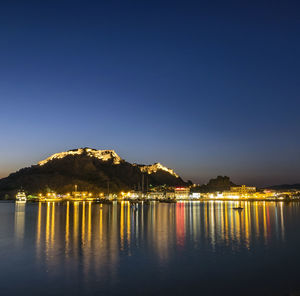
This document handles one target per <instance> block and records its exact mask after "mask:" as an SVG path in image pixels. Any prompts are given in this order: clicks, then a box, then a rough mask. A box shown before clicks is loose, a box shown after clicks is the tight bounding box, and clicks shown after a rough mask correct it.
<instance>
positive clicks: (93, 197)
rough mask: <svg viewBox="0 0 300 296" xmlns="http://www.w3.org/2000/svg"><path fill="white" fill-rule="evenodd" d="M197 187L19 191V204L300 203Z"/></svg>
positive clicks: (283, 196)
mask: <svg viewBox="0 0 300 296" xmlns="http://www.w3.org/2000/svg"><path fill="white" fill-rule="evenodd" d="M195 188H196V185H192V186H188V187H162V186H158V187H154V188H151V189H150V190H147V191H145V192H144V191H135V190H132V191H128V192H123V191H122V192H120V193H118V194H117V193H109V192H106V193H104V192H101V193H98V194H95V193H92V192H88V191H79V190H78V187H77V185H75V186H74V191H72V192H69V193H66V194H59V193H56V192H54V191H49V192H47V193H39V194H38V195H37V196H35V195H26V193H25V192H24V191H19V192H18V193H17V195H16V201H18V202H26V201H39V202H55V201H98V202H110V201H114V200H120V201H122V200H126V201H132V202H138V201H160V202H177V201H197V200H198V201H201V200H248V201H251V200H256V201H258V200H264V201H268V200H270V201H283V200H285V201H292V200H299V199H300V191H299V190H285V191H280V190H271V189H257V188H256V187H248V186H246V185H241V186H233V187H230V190H225V191H216V192H207V193H203V192H197V190H195Z"/></svg>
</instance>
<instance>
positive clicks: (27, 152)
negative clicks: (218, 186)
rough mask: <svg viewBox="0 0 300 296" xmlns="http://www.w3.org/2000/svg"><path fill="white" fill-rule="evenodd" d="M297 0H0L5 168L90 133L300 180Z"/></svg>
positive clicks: (202, 165)
mask: <svg viewBox="0 0 300 296" xmlns="http://www.w3.org/2000/svg"><path fill="white" fill-rule="evenodd" d="M299 10H300V3H299V1H263V0H261V1H174V0H173V1H162V0H160V1H153V0H151V1H144V0H143V1H129V0H128V1H127V0H126V1H124V0H122V1H76V0H72V1H64V0H59V1H58V0H57V1H55V0H52V1H30V0H27V1H11V0H7V1H1V2H0V36H1V38H0V53H1V54H0V100H1V105H0V126H1V134H0V136H1V137H0V139H1V145H0V177H4V176H6V175H8V174H9V173H10V172H13V171H15V170H17V169H19V168H21V167H24V166H29V165H31V164H34V163H37V162H38V161H39V160H41V159H43V158H45V157H47V156H48V155H50V154H52V153H55V152H59V151H65V150H68V149H73V148H77V147H85V146H89V147H92V148H96V149H115V150H116V152H117V153H118V154H119V155H120V156H121V157H123V158H125V159H126V160H128V161H130V162H138V163H153V162H157V161H160V162H162V163H163V164H165V165H167V166H169V167H171V168H173V169H175V171H176V172H178V173H179V174H180V175H181V176H182V177H183V178H184V179H192V180H193V181H194V182H197V183H198V182H200V183H202V182H206V181H207V180H208V179H209V178H211V177H215V176H216V175H219V174H226V175H229V176H230V177H231V178H232V179H233V181H235V182H237V183H246V184H254V185H267V184H277V183H294V182H300V153H299V151H300V137H299V127H300V117H299V110H300V97H299V93H300V83H299V82H300V81H299V79H300V54H299V53H300V37H299V36H300V17H299Z"/></svg>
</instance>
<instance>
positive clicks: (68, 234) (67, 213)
mask: <svg viewBox="0 0 300 296" xmlns="http://www.w3.org/2000/svg"><path fill="white" fill-rule="evenodd" d="M69 236H70V202H69V201H67V208H66V231H65V242H66V243H65V245H66V247H65V253H66V254H67V253H68V250H69Z"/></svg>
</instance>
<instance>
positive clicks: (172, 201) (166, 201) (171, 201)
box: [159, 199, 177, 203]
mask: <svg viewBox="0 0 300 296" xmlns="http://www.w3.org/2000/svg"><path fill="white" fill-rule="evenodd" d="M159 202H165V203H176V202H177V201H176V199H160V200H159Z"/></svg>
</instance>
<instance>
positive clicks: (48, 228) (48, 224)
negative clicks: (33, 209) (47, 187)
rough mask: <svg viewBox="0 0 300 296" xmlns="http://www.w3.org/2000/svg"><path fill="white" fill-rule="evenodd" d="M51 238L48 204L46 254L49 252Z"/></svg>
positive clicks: (48, 204)
mask: <svg viewBox="0 0 300 296" xmlns="http://www.w3.org/2000/svg"><path fill="white" fill-rule="evenodd" d="M49 237H50V202H47V215H46V254H47V255H48V252H49Z"/></svg>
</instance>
